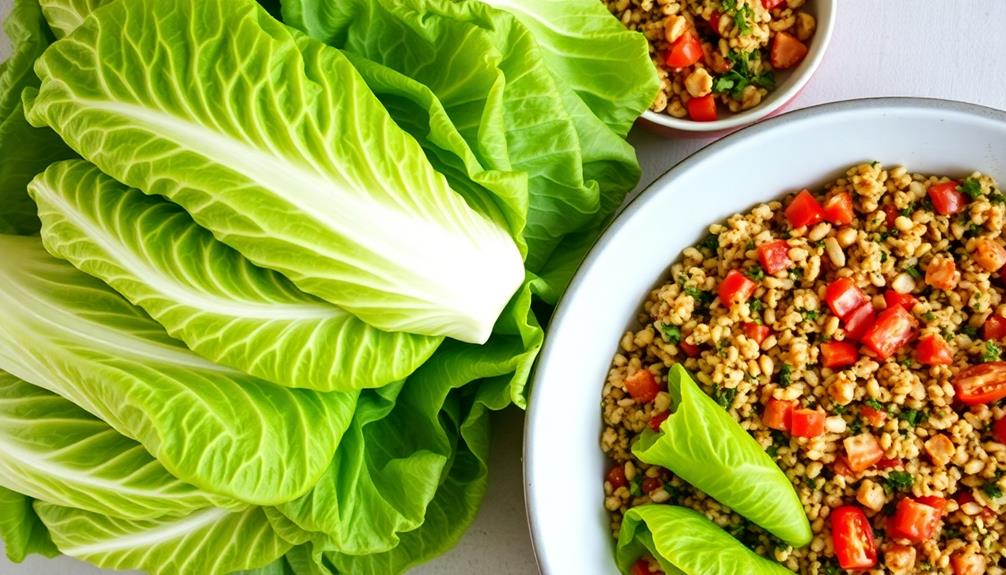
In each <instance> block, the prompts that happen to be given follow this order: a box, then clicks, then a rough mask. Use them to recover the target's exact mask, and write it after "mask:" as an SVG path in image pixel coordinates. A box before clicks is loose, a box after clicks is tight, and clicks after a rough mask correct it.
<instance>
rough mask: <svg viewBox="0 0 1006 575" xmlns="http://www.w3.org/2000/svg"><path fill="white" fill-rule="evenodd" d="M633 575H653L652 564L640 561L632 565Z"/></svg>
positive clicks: (643, 560)
mask: <svg viewBox="0 0 1006 575" xmlns="http://www.w3.org/2000/svg"><path fill="white" fill-rule="evenodd" d="M632 575H652V573H651V571H650V562H649V561H647V560H646V559H640V560H639V561H636V562H635V563H633V564H632Z"/></svg>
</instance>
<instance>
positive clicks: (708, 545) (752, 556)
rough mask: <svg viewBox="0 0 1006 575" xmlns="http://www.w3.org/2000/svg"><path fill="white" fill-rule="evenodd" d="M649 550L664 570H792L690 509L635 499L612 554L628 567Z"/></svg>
mask: <svg viewBox="0 0 1006 575" xmlns="http://www.w3.org/2000/svg"><path fill="white" fill-rule="evenodd" d="M646 553H649V554H650V555H651V556H653V558H654V559H656V560H657V562H658V563H660V567H661V569H663V571H664V573H666V574H667V575H722V574H723V573H743V574H744V575H792V573H793V572H792V571H790V570H789V569H786V568H785V567H783V566H782V565H779V564H778V563H775V562H773V561H769V560H768V559H765V558H764V557H762V556H761V555H758V554H757V553H755V552H754V551H751V550H750V549H748V548H747V547H745V546H744V545H742V544H741V543H740V542H739V541H737V540H736V539H734V538H733V537H731V536H730V534H729V533H727V532H726V531H724V530H722V529H720V527H719V526H718V525H716V524H715V523H713V522H712V521H710V520H709V519H706V517H705V516H704V515H702V514H700V513H698V512H696V511H693V510H691V509H687V508H685V507H677V506H674V505H641V506H639V507H633V508H631V509H629V510H628V511H626V512H625V516H624V517H623V518H622V528H621V530H620V531H619V533H618V544H617V548H616V551H615V560H616V561H617V562H618V568H619V570H621V571H622V573H629V572H630V570H631V569H632V564H633V563H635V562H636V560H638V559H639V558H640V556H642V555H644V554H646Z"/></svg>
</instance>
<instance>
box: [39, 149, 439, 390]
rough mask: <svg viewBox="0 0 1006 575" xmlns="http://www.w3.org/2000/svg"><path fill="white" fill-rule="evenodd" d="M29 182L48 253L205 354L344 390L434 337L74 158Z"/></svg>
mask: <svg viewBox="0 0 1006 575" xmlns="http://www.w3.org/2000/svg"><path fill="white" fill-rule="evenodd" d="M29 193H30V194H31V197H32V199H34V200H35V202H36V203H37V204H38V210H39V216H40V217H41V219H42V223H43V228H42V240H43V243H44V244H45V247H46V249H48V250H49V252H50V253H52V254H54V255H56V256H58V257H61V258H63V259H66V260H68V261H69V262H70V263H72V264H73V265H74V266H76V267H77V268H78V269H80V270H82V271H84V272H86V273H88V274H90V275H92V276H94V277H96V278H98V279H101V280H102V281H104V282H105V283H107V284H108V285H110V286H111V287H113V288H114V289H116V290H117V291H118V292H119V293H121V294H122V295H123V296H125V297H126V298H127V299H128V300H129V301H130V302H132V303H133V304H135V305H137V306H140V307H141V308H143V309H144V310H145V311H146V312H147V313H149V314H150V315H151V316H152V317H153V318H154V319H156V320H157V321H158V322H159V323H160V324H161V325H163V326H164V327H165V328H166V329H167V331H168V333H169V334H171V335H172V336H173V337H176V338H178V339H180V340H182V341H184V342H185V343H186V344H187V345H188V346H189V348H191V349H192V350H193V351H195V352H196V353H198V354H200V355H202V356H203V357H205V358H207V359H210V360H212V361H215V362H218V363H221V364H223V365H226V366H229V367H233V368H235V369H238V370H241V371H243V372H245V373H249V374H251V375H255V376H257V377H261V378H263V379H266V380H268V381H271V382H273V383H276V384H278V385H283V386H289V387H305V388H311V389H317V390H321V391H331V390H339V391H346V390H353V389H360V388H368V387H380V386H383V385H387V384H388V383H391V382H395V381H400V380H402V379H404V378H405V377H406V376H408V375H409V374H411V373H412V372H414V371H415V370H416V368H418V367H419V366H420V365H422V364H423V362H425V361H426V360H427V359H428V358H429V356H430V355H431V354H432V353H433V352H434V350H436V348H437V345H438V344H439V343H440V338H434V337H427V336H419V335H413V334H408V333H402V332H398V333H390V332H385V331H382V330H379V329H377V328H374V327H372V326H370V325H368V324H366V323H364V322H363V321H361V320H360V319H359V318H357V317H356V316H354V315H352V314H350V313H348V312H346V311H344V310H342V309H340V308H338V307H336V306H334V305H332V304H329V303H328V302H325V301H323V300H321V299H319V298H316V297H314V296H310V295H307V294H305V293H303V292H301V291H300V290H298V289H297V288H296V287H295V286H294V285H293V284H292V283H290V281H289V280H287V279H286V278H285V277H283V276H282V275H280V274H278V273H276V272H274V271H272V270H267V269H263V268H260V267H258V266H255V265H254V264H252V263H251V262H249V261H248V260H247V259H245V258H244V256H242V255H241V254H240V253H238V252H237V251H235V250H234V249H232V248H230V247H229V246H227V245H226V244H224V243H222V242H220V241H218V240H216V239H215V238H214V237H213V235H212V234H211V233H209V232H208V231H207V230H205V229H204V228H202V227H200V226H199V225H197V224H196V223H195V222H194V221H192V218H190V217H189V215H188V214H187V213H186V212H185V211H184V210H182V209H181V208H180V207H178V206H177V205H176V204H173V203H171V202H168V201H166V200H164V199H163V198H159V197H155V196H147V195H145V194H143V193H142V192H140V191H139V190H135V189H131V188H129V187H128V186H124V185H123V184H120V183H119V182H117V181H115V180H113V179H112V178H110V177H108V176H106V175H105V174H103V173H101V171H100V170H98V169H97V168H96V167H94V166H93V165H91V164H88V163H87V162H84V161H82V160H71V161H68V162H61V163H57V164H53V165H52V166H50V167H49V169H47V170H46V171H45V173H43V174H41V175H39V176H38V177H37V178H35V180H33V181H32V183H31V184H30V186H29Z"/></svg>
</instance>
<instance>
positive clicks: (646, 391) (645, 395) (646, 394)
mask: <svg viewBox="0 0 1006 575" xmlns="http://www.w3.org/2000/svg"><path fill="white" fill-rule="evenodd" d="M625 390H626V391H628V392H629V395H631V396H632V399H634V400H636V403H649V402H651V401H653V400H654V399H655V398H656V397H657V394H658V393H660V385H659V384H657V379H656V378H655V377H653V373H652V372H651V371H650V370H648V369H641V370H639V371H637V372H636V373H634V374H632V375H630V376H629V377H627V378H625Z"/></svg>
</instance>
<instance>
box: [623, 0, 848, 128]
mask: <svg viewBox="0 0 1006 575" xmlns="http://www.w3.org/2000/svg"><path fill="white" fill-rule="evenodd" d="M815 1H816V2H821V3H822V4H824V5H826V6H827V8H826V9H825V10H826V12H825V13H826V14H827V19H826V21H825V22H824V27H823V30H822V29H821V27H818V29H817V35H816V36H815V40H816V39H817V38H820V40H819V41H818V43H817V46H816V47H815V48H814V49H813V50H812V53H811V56H810V58H809V59H808V60H805V61H804V62H803V63H802V66H801V67H799V68H798V69H797V70H795V71H794V75H795V80H796V81H795V82H793V83H792V85H791V86H789V87H788V88H787V89H786V90H781V91H774V92H771V93H770V94H769V98H768V100H767V101H766V102H763V103H761V104H759V105H757V106H755V107H754V108H751V109H750V110H744V111H742V112H737V113H733V114H731V115H730V116H729V117H727V118H724V119H722V120H713V121H712V122H696V121H694V120H689V119H687V118H675V117H673V116H669V115H667V114H664V113H663V112H654V111H652V110H646V111H645V112H643V115H642V121H644V122H649V123H651V124H655V125H657V126H661V127H664V128H670V129H672V130H680V131H683V132H695V133H703V132H719V131H722V130H732V129H736V128H739V127H741V126H746V125H748V124H752V123H754V122H757V121H759V120H762V119H764V118H767V117H769V116H771V115H772V114H774V113H775V112H777V111H778V110H779V109H780V108H782V107H783V106H785V105H786V104H787V103H789V102H790V100H792V99H793V98H795V97H796V95H797V94H799V93H800V91H801V90H803V88H804V87H805V86H806V85H807V83H808V82H810V79H811V78H813V77H814V74H815V72H817V69H818V67H819V66H820V65H821V61H822V60H824V55H825V53H826V52H827V51H828V46H829V45H830V44H831V38H832V35H833V34H834V31H835V20H836V16H837V11H838V0H815ZM818 23H819V24H820V17H819V18H818ZM822 32H823V35H822ZM647 42H649V40H647Z"/></svg>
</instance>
